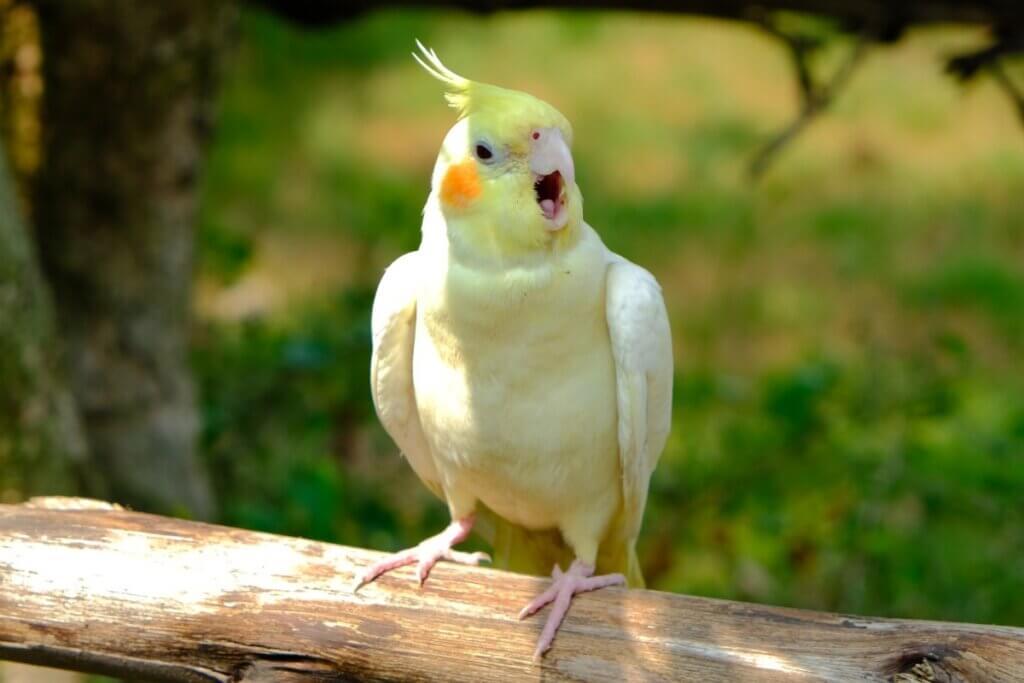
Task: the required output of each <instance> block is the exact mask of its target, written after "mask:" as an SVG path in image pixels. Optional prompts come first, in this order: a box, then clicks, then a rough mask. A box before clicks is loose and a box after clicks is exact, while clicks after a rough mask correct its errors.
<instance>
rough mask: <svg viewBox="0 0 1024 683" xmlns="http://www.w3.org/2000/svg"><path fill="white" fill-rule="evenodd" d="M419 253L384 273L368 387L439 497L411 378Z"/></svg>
mask: <svg viewBox="0 0 1024 683" xmlns="http://www.w3.org/2000/svg"><path fill="white" fill-rule="evenodd" d="M419 258H420V255H419V253H418V252H410V253H408V254H405V255H404V256H402V257H400V258H399V259H398V260H396V261H395V262H394V263H392V264H391V265H390V266H389V267H388V269H387V270H386V271H385V272H384V277H383V278H381V281H380V285H378V286H377V293H376V295H375V296H374V299H373V317H372V323H371V327H372V329H373V357H372V359H371V361H370V389H371V393H372V394H373V406H374V408H376V410H377V416H378V417H379V418H380V421H381V424H383V425H384V429H385V430H386V431H387V433H388V434H389V435H390V436H391V438H392V439H394V441H395V443H396V444H398V447H399V449H401V451H402V453H403V454H404V455H405V457H406V459H407V460H408V461H409V464H410V465H411V466H412V469H413V471H414V472H416V475H417V476H418V477H419V478H420V479H421V480H422V481H423V483H424V484H426V485H427V488H429V489H430V490H431V491H432V492H433V493H434V494H435V495H436V496H438V497H439V498H443V496H442V493H441V485H440V481H441V479H440V477H439V476H438V473H437V467H436V466H435V464H434V458H433V455H432V454H431V452H430V447H429V446H428V445H427V440H426V437H425V436H424V435H423V427H422V425H421V424H420V415H419V409H418V407H417V405H416V393H415V390H414V389H413V383H412V358H413V353H412V352H413V345H414V343H415V336H416V290H417V283H418V282H419V277H418V276H419V268H418V264H419Z"/></svg>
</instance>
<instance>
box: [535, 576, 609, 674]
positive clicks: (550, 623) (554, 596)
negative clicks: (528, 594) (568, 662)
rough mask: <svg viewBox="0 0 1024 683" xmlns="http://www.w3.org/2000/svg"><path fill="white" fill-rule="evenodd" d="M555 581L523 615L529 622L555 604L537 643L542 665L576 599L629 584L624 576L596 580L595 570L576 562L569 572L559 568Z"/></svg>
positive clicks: (536, 652) (538, 658) (537, 652)
mask: <svg viewBox="0 0 1024 683" xmlns="http://www.w3.org/2000/svg"><path fill="white" fill-rule="evenodd" d="M551 578H552V579H553V580H554V582H553V583H552V584H551V586H550V587H549V588H548V589H547V590H546V591H544V592H543V593H541V594H540V595H538V596H537V597H536V598H534V599H533V601H531V602H530V604H529V605H527V606H526V607H524V608H523V609H522V611H521V612H519V618H520V619H525V618H526V617H528V616H530V615H531V614H533V613H535V612H537V611H538V610H539V609H540V608H541V607H543V606H544V605H546V604H548V603H549V602H551V603H554V604H553V605H552V606H551V614H549V615H548V620H547V622H546V623H545V624H544V630H543V631H541V634H540V640H538V641H537V649H536V650H534V651H533V659H534V661H539V660H540V658H541V657H542V656H543V655H544V653H545V652H547V651H548V650H549V649H550V648H551V642H552V641H553V640H554V639H555V633H557V632H558V627H559V626H560V625H561V624H562V619H564V618H565V615H566V613H567V612H568V611H569V604H570V603H571V602H572V596H574V595H576V594H577V593H586V592H587V591H593V590H597V589H598V588H606V587H608V586H620V585H622V586H624V585H625V584H626V577H625V576H623V575H622V574H604V575H602V576H594V566H593V565H590V564H587V563H586V562H583V561H581V560H576V561H574V562H573V563H572V566H571V567H569V571H567V572H563V571H562V570H561V569H559V568H558V565H555V568H554V569H553V570H552V572H551Z"/></svg>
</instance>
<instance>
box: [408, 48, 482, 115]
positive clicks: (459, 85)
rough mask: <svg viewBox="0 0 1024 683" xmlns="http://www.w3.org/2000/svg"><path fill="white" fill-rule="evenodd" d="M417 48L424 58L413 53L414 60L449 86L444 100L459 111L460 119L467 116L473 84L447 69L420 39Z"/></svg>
mask: <svg viewBox="0 0 1024 683" xmlns="http://www.w3.org/2000/svg"><path fill="white" fill-rule="evenodd" d="M416 47H418V48H419V50H420V53H421V54H422V56H421V55H418V54H416V53H415V52H413V53H412V57H413V59H415V60H416V61H417V62H419V65H420V66H422V67H423V69H424V70H425V71H426V72H427V73H428V74H430V75H431V76H433V77H434V78H436V79H437V80H439V81H441V82H442V83H444V84H445V85H446V86H448V89H447V91H446V92H445V95H444V98H445V99H446V100H448V104H449V105H451V106H452V107H454V108H455V109H456V110H458V112H459V116H460V117H462V116H465V115H466V114H467V113H468V112H469V91H470V88H471V87H472V85H473V82H472V81H470V80H469V79H468V78H463V77H462V76H460V75H458V74H457V73H455V72H454V71H452V70H451V69H449V68H448V67H446V66H445V65H444V64H443V63H442V62H441V58H440V57H438V56H437V53H436V52H434V50H433V49H432V48H428V47H426V46H425V45H424V44H423V43H421V42H420V41H419V39H417V40H416Z"/></svg>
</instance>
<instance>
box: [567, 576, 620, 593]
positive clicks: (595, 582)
mask: <svg viewBox="0 0 1024 683" xmlns="http://www.w3.org/2000/svg"><path fill="white" fill-rule="evenodd" d="M576 585H577V588H576V592H577V593H585V592H587V591H596V590H597V589H599V588H607V587H608V586H624V585H626V577H625V576H623V575H622V574H604V575H603V576H592V577H590V578H586V579H579V580H578V582H577V584H576Z"/></svg>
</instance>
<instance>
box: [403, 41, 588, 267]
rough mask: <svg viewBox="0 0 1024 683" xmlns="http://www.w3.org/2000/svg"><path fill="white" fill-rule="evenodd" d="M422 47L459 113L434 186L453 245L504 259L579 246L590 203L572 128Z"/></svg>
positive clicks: (548, 110) (422, 58)
mask: <svg viewBox="0 0 1024 683" xmlns="http://www.w3.org/2000/svg"><path fill="white" fill-rule="evenodd" d="M417 45H418V46H419V49H420V51H421V54H419V55H417V54H414V55H413V56H414V57H415V58H416V60H417V61H418V62H419V63H420V65H421V66H423V68H424V69H426V70H427V72H428V73H429V74H430V75H432V76H433V77H434V78H437V79H438V80H440V81H441V82H442V83H444V84H445V86H446V94H445V96H446V99H447V100H448V102H449V104H451V106H452V107H454V108H455V109H456V110H458V112H459V120H458V122H457V123H456V124H455V125H454V126H453V127H452V129H451V130H450V131H449V132H448V135H447V136H446V137H445V139H444V144H443V145H442V147H441V152H440V154H439V155H438V158H437V163H436V165H435V166H434V175H433V185H432V195H433V199H434V200H435V201H436V203H437V205H438V206H439V208H440V211H441V212H442V213H443V215H444V217H445V223H446V225H447V229H448V232H449V238H451V239H457V240H459V241H460V242H464V243H467V244H468V245H469V246H471V247H476V248H479V249H489V250H498V251H499V252H500V253H502V254H504V255H510V254H516V253H518V254H525V253H529V252H536V251H538V250H545V249H551V248H552V247H553V246H555V245H558V244H565V243H567V242H569V241H570V240H572V239H574V237H575V235H576V234H577V233H578V229H579V225H580V223H581V222H582V215H583V199H582V196H581V195H580V191H579V188H578V187H577V186H576V171H575V167H574V165H573V159H572V154H571V152H570V145H571V144H572V128H571V127H570V125H569V121H568V120H567V119H566V118H565V117H564V116H563V115H562V114H561V113H560V112H559V111H558V110H557V109H555V108H554V107H552V106H551V105H549V104H547V103H546V102H542V101H541V100H539V99H537V98H536V97H533V96H532V95H527V94H526V93H522V92H517V91H515V90H507V89H505V88H499V87H497V86H494V85H487V84H485V83H477V82H474V81H470V80H468V79H466V78H463V77H462V76H459V75H458V74H456V73H454V72H453V71H451V70H450V69H448V68H447V67H445V66H444V64H442V63H441V60H440V59H438V57H437V54H436V53H435V52H434V51H433V50H428V49H427V48H425V47H424V46H423V45H422V44H421V43H419V42H418V41H417Z"/></svg>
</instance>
